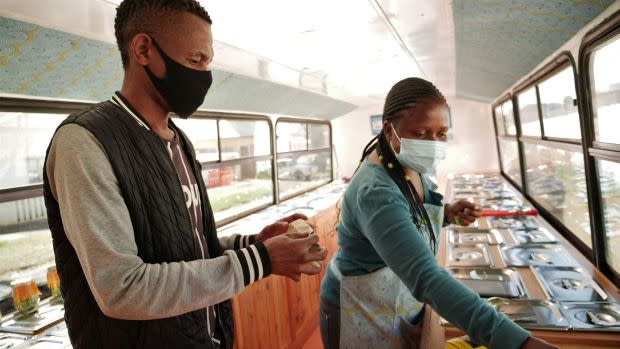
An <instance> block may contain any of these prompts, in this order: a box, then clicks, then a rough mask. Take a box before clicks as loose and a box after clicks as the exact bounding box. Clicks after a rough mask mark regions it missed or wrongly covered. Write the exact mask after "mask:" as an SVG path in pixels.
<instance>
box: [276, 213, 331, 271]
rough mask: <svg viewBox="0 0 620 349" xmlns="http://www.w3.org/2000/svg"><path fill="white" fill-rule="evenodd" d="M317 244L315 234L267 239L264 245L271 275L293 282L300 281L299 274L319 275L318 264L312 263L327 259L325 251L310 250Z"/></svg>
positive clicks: (293, 234) (317, 240)
mask: <svg viewBox="0 0 620 349" xmlns="http://www.w3.org/2000/svg"><path fill="white" fill-rule="evenodd" d="M276 224H277V223H276ZM287 225H288V223H287ZM318 242H319V236H318V235H317V234H312V235H310V236H308V234H301V233H287V234H282V235H278V236H276V237H273V238H271V239H267V240H266V241H265V242H264V243H265V248H267V252H269V258H270V260H271V273H272V274H276V275H282V276H286V277H288V278H291V279H293V280H295V281H299V280H301V274H308V275H315V274H318V273H320V272H321V266H320V264H318V263H312V262H320V261H323V260H324V259H325V257H327V249H325V248H316V246H315V247H314V248H312V247H313V245H316V244H318Z"/></svg>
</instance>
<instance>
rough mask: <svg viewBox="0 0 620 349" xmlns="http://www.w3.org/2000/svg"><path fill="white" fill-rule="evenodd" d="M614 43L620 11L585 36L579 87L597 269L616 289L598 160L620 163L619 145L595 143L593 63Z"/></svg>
mask: <svg viewBox="0 0 620 349" xmlns="http://www.w3.org/2000/svg"><path fill="white" fill-rule="evenodd" d="M614 39H620V11H616V12H615V13H614V14H612V15H611V16H609V17H607V18H606V19H605V20H604V21H603V22H601V23H600V24H599V25H597V26H596V27H594V28H593V29H591V30H590V31H588V32H587V33H586V35H585V36H584V37H583V39H582V41H581V45H580V47H579V66H578V69H579V85H580V93H581V96H578V100H579V101H580V102H581V103H580V104H581V110H582V112H583V114H584V115H585V116H586V120H585V121H586V122H585V124H584V126H585V130H582V131H583V134H584V157H585V159H586V166H587V168H586V179H587V180H588V188H589V190H590V189H591V192H590V195H589V199H590V207H591V210H592V211H593V213H592V217H593V219H592V220H593V221H594V222H593V235H595V239H594V240H595V241H594V243H595V244H594V245H593V248H595V251H594V256H595V265H596V267H597V268H598V269H599V270H601V272H602V273H603V274H604V275H606V276H608V277H609V278H610V279H612V281H613V282H614V283H615V284H616V285H620V270H615V269H613V268H612V267H611V265H610V264H609V262H608V260H607V255H606V251H607V246H606V245H607V241H606V230H605V223H604V222H605V212H604V208H603V195H602V193H601V188H600V181H599V178H600V177H599V169H598V166H596V161H597V160H606V161H611V162H616V163H620V144H612V143H604V142H599V141H597V140H596V139H595V125H594V115H595V113H594V105H593V98H592V92H593V91H592V86H591V85H592V84H591V83H592V76H591V71H590V67H591V62H592V55H593V53H594V52H595V51H596V50H597V49H599V48H600V47H602V46H603V45H605V44H607V43H608V42H609V41H611V40H614Z"/></svg>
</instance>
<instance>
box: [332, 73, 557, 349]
mask: <svg viewBox="0 0 620 349" xmlns="http://www.w3.org/2000/svg"><path fill="white" fill-rule="evenodd" d="M448 118H449V109H448V106H447V103H446V100H445V98H444V97H443V96H442V94H441V93H440V92H439V91H438V90H437V88H435V86H434V85H433V84H431V83H430V82H428V81H426V80H423V79H419V78H408V79H405V80H402V81H400V82H398V83H397V84H396V85H394V87H392V89H391V90H390V92H389V93H388V95H387V98H386V101H385V106H384V113H383V120H384V124H383V131H382V132H381V133H380V134H379V135H378V136H377V137H376V138H374V139H373V140H372V141H371V142H370V143H369V144H368V145H367V146H366V149H364V153H363V156H362V162H361V164H360V166H359V168H358V170H357V172H356V173H355V175H354V177H353V179H352V181H351V183H350V185H349V187H348V188H347V190H346V192H345V194H344V198H343V200H342V208H341V212H340V213H341V219H340V223H339V225H338V229H337V230H338V243H339V245H340V251H339V252H338V253H337V254H336V255H335V257H334V258H333V259H332V261H331V262H330V265H329V268H328V271H327V274H326V276H325V278H324V280H323V283H322V285H321V336H322V339H323V343H324V345H325V348H326V349H333V348H356V349H360V348H415V347H417V341H418V339H419V338H417V337H416V333H417V334H419V331H420V329H419V326H416V325H417V324H419V323H421V320H422V317H423V314H424V305H425V304H428V305H430V306H431V307H432V308H433V309H434V310H435V311H436V312H437V313H438V314H439V315H441V316H442V317H443V318H445V319H446V320H448V321H450V322H451V323H452V324H454V325H456V326H458V327H459V328H461V329H463V330H464V331H465V332H466V333H467V334H468V335H469V336H470V337H471V338H472V339H473V340H474V341H476V342H478V343H480V344H482V345H486V346H488V347H490V348H499V349H512V348H555V347H553V346H551V345H549V344H547V343H545V342H543V341H541V340H538V339H535V338H532V337H531V336H530V333H529V332H527V331H526V330H524V329H523V328H521V327H520V326H518V325H517V324H515V323H514V322H512V321H510V320H509V319H508V318H507V317H506V316H505V315H503V314H501V313H498V312H497V311H495V310H494V309H493V308H491V307H490V306H489V305H488V304H487V303H486V301H484V300H483V299H481V298H480V297H479V296H478V295H477V294H476V293H474V292H473V291H471V290H470V289H469V288H467V287H465V286H464V285H462V284H461V283H459V282H458V281H456V280H455V279H453V278H452V277H451V276H450V275H449V274H448V272H447V271H445V270H444V269H443V268H441V267H440V266H439V265H438V263H437V260H436V258H435V254H436V250H437V242H438V240H439V237H438V234H439V231H440V229H441V227H442V225H443V224H448V223H454V224H460V225H465V226H467V225H469V224H471V223H473V222H474V221H475V220H476V218H477V216H479V211H477V209H476V208H475V207H474V206H473V205H472V204H471V203H468V202H466V201H458V202H456V203H454V204H452V205H445V206H444V205H443V202H442V200H443V197H442V196H441V195H440V194H439V193H436V192H435V189H436V186H435V185H434V184H433V183H432V182H431V181H430V180H428V179H427V177H426V175H427V174H429V173H432V172H433V171H434V168H435V165H436V163H437V162H438V161H439V160H441V159H443V157H444V156H445V151H446V141H447V134H446V133H447V131H448Z"/></svg>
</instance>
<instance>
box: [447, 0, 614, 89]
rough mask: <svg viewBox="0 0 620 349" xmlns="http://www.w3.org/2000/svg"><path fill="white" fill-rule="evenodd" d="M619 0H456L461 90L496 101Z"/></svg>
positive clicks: (458, 76) (457, 82)
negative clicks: (503, 92) (501, 94)
mask: <svg viewBox="0 0 620 349" xmlns="http://www.w3.org/2000/svg"><path fill="white" fill-rule="evenodd" d="M613 2H614V1H613V0H589V1H588V0H559V1H558V0H453V1H452V5H453V14H454V28H455V36H456V90H457V94H458V95H460V96H463V97H472V98H475V99H482V100H492V99H494V98H495V97H497V96H498V95H499V94H500V93H502V91H504V90H505V89H507V88H508V87H510V86H511V85H512V84H514V83H515V82H516V81H517V80H518V79H519V78H521V77H523V76H524V75H525V74H527V73H529V72H530V71H531V70H532V69H534V68H535V67H536V66H537V65H538V64H539V63H540V62H541V61H542V60H543V59H545V58H546V57H548V56H549V55H550V54H552V53H553V52H554V51H555V50H557V49H558V48H559V47H560V46H562V44H564V43H565V42H566V41H568V39H570V38H571V37H572V36H573V35H574V34H575V33H576V32H577V31H578V30H579V29H581V28H582V27H583V26H585V25H586V24H587V23H589V22H590V21H591V20H592V19H593V18H594V17H596V16H597V15H598V14H599V13H601V11H603V10H604V9H605V8H607V6H609V5H610V4H612V3H613Z"/></svg>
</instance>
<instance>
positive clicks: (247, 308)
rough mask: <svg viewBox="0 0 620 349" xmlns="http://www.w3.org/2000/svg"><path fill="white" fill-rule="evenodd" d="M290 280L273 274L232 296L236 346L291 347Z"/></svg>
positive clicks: (268, 348) (267, 348)
mask: <svg viewBox="0 0 620 349" xmlns="http://www.w3.org/2000/svg"><path fill="white" fill-rule="evenodd" d="M286 299H287V288H286V280H285V278H283V277H280V276H270V277H268V278H266V279H263V280H260V281H258V282H256V283H254V284H252V285H250V286H248V287H247V288H246V289H245V291H244V292H243V293H241V294H240V295H239V296H237V297H234V298H233V299H232V303H233V310H234V316H235V347H236V348H239V349H241V348H266V349H270V348H288V345H289V344H290V342H291V331H290V320H289V310H288V304H287V302H286Z"/></svg>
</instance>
